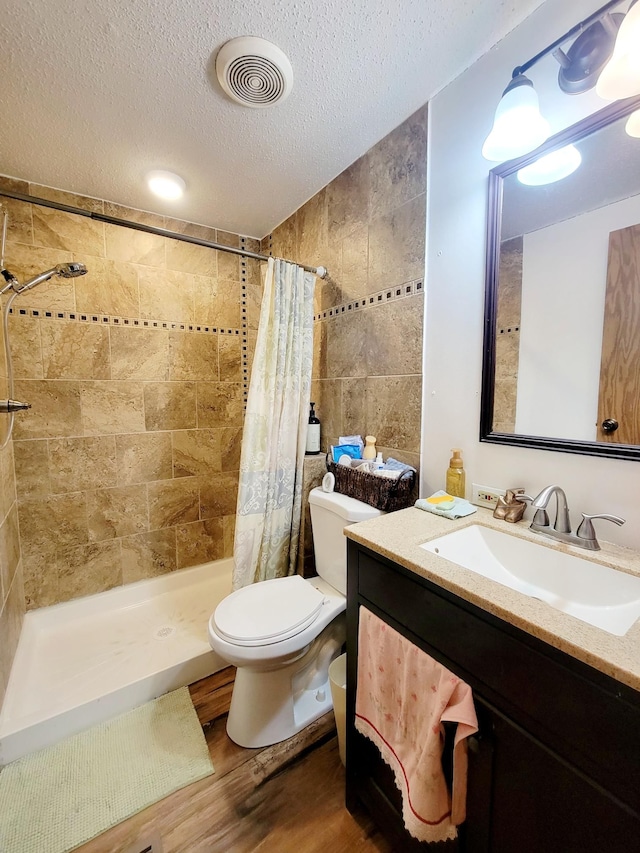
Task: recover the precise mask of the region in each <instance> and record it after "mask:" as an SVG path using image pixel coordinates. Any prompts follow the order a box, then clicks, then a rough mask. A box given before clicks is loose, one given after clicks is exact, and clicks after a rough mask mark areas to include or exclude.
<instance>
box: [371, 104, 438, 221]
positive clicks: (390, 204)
mask: <svg viewBox="0 0 640 853" xmlns="http://www.w3.org/2000/svg"><path fill="white" fill-rule="evenodd" d="M367 160H368V161H369V169H370V180H371V189H370V204H371V217H372V218H375V217H377V216H380V215H381V214H383V213H388V212H389V211H391V210H394V209H395V208H397V207H400V205H402V204H404V203H405V202H407V201H410V200H411V199H412V198H415V197H416V196H418V195H420V194H421V193H424V192H425V191H426V188H427V106H426V105H425V106H424V107H421V108H420V109H419V110H418V111H417V112H415V113H414V114H413V115H412V116H410V117H409V118H408V119H407V120H406V121H405V122H403V124H401V125H400V126H399V127H397V128H395V130H392V131H391V133H390V134H389V135H388V136H385V138H384V139H382V140H381V141H380V142H378V144H377V145H375V146H374V147H373V148H372V149H371V150H370V151H369V152H368V154H367Z"/></svg>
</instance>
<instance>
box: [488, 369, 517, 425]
mask: <svg viewBox="0 0 640 853" xmlns="http://www.w3.org/2000/svg"><path fill="white" fill-rule="evenodd" d="M517 399H518V380H517V379H509V378H505V379H496V382H495V385H494V390H493V431H494V432H515V428H516V402H517Z"/></svg>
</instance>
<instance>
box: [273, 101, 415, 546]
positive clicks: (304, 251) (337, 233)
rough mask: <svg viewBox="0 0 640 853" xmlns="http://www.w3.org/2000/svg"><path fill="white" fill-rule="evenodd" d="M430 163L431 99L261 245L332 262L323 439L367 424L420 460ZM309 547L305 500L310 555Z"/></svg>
mask: <svg viewBox="0 0 640 853" xmlns="http://www.w3.org/2000/svg"><path fill="white" fill-rule="evenodd" d="M426 170H427V107H426V106H424V107H423V108H421V109H420V110H419V111H418V112H416V113H415V114H414V115H413V116H411V117H410V118H409V119H407V121H405V122H404V123H403V124H402V125H400V126H399V127H398V128H396V130H394V131H392V132H391V133H390V134H389V135H388V136H386V137H385V138H384V139H383V140H382V141H381V142H379V143H378V144H377V145H375V146H374V147H373V148H371V149H370V150H369V151H368V152H367V153H366V154H365V155H363V156H362V157H361V158H360V159H359V160H357V161H356V162H355V163H353V165H351V166H350V167H349V168H348V169H346V170H345V171H344V172H342V174H341V175H339V176H338V177H337V178H336V179H335V180H333V181H332V182H331V183H330V184H328V185H327V186H326V187H325V188H324V189H322V190H321V191H320V192H319V193H317V194H316V195H315V196H314V197H313V198H312V199H310V200H309V201H308V202H307V203H306V204H305V205H304V206H303V207H301V208H300V209H299V210H298V211H296V213H294V214H293V215H292V216H291V217H289V219H287V220H286V221H285V222H283V223H282V225H280V226H279V227H278V228H277V229H276V230H275V231H274V232H273V234H272V235H269V236H268V237H266V238H264V239H263V241H262V249H263V251H265V252H266V253H269V252H270V253H271V254H273V255H277V256H280V257H285V258H291V259H293V260H296V261H298V262H299V263H304V264H308V265H311V266H315V265H318V264H320V265H322V266H326V267H327V268H328V270H329V276H328V278H327V279H326V280H324V281H321V280H319V279H318V281H317V284H316V298H315V312H316V321H315V325H314V347H315V351H314V366H313V377H314V381H313V385H312V397H311V398H312V400H315V402H316V404H317V407H316V408H317V411H318V415H319V417H320V420H321V422H322V446H323V449H324V450H326V449H327V448H328V447H329V445H331V444H335V443H336V442H337V439H338V436H340V435H351V434H361V435H365V434H371V435H374V436H376V438H377V447H378V449H379V450H381V451H382V452H383V455H384V457H385V458H386V457H387V456H394V457H396V458H398V459H401V460H402V461H406V462H408V463H410V464H411V465H414V466H415V467H416V468H418V466H419V461H420V457H419V453H420V427H421V423H420V420H421V398H422V392H421V388H422V327H423V309H424V305H423V302H424V296H423V284H424V279H423V276H424V270H425V230H426V224H425V217H426V191H427V186H426ZM308 485H315V482H314V483H309V484H308ZM311 547H312V546H311V539H310V532H309V523H308V507H307V518H306V523H305V555H306V557H307V558H309V557H310V553H311ZM307 562H308V560H307Z"/></svg>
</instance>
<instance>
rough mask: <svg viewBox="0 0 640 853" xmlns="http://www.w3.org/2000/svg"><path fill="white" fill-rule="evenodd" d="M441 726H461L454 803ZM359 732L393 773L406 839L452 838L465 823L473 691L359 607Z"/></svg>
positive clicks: (456, 745)
mask: <svg viewBox="0 0 640 853" xmlns="http://www.w3.org/2000/svg"><path fill="white" fill-rule="evenodd" d="M445 721H448V722H455V723H458V727H457V730H456V736H455V742H454V750H453V796H452V797H451V796H450V795H449V790H448V788H447V783H446V780H445V777H444V773H443V770H442V750H443V744H444V727H443V725H442V724H443V723H444V722H445ZM356 728H357V729H358V731H359V732H361V733H362V734H363V735H365V736H366V737H368V738H369V740H371V741H373V743H374V744H375V745H376V746H377V747H378V749H379V750H380V754H381V755H382V757H383V758H384V760H385V761H386V763H387V764H388V765H389V767H391V769H392V770H393V772H394V774H395V779H396V784H397V786H398V788H399V790H400V792H401V794H402V807H403V808H402V816H403V819H404V825H405V827H406V828H407V830H408V831H409V832H410V833H411V835H413V836H414V838H417V839H418V840H419V841H446V840H447V839H451V838H455V837H456V834H457V832H456V826H457V825H458V824H460V823H462V822H463V821H464V819H465V804H466V789H467V743H466V740H465V738H467V737H468V736H469V735H472V734H474V732H477V731H478V720H477V717H476V712H475V708H474V706H473V698H472V695H471V688H470V687H469V685H468V684H465V682H464V681H461V680H460V679H459V678H458V677H457V676H456V675H454V674H453V673H451V672H449V670H448V669H445V668H444V667H443V666H441V665H440V664H439V663H438V662H437V661H435V660H433V658H431V657H429V655H427V654H425V653H424V652H423V651H421V650H420V649H418V648H417V647H416V646H414V645H413V644H412V643H410V642H409V640H407V639H405V638H404V637H403V636H402V635H401V634H398V632H397V631H394V630H393V628H390V627H389V626H388V625H386V624H385V623H384V622H383V621H382V620H381V619H378V617H377V616H374V615H373V613H370V612H369V611H368V610H367V609H366V608H364V607H361V608H360V628H359V631H358V687H357V694H356Z"/></svg>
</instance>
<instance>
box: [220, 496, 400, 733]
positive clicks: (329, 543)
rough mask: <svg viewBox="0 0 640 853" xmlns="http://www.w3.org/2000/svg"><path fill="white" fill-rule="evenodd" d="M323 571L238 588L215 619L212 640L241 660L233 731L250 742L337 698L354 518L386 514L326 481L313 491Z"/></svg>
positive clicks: (311, 715)
mask: <svg viewBox="0 0 640 853" xmlns="http://www.w3.org/2000/svg"><path fill="white" fill-rule="evenodd" d="M309 504H310V510H311V526H312V530H313V541H314V552H315V560H316V570H317V572H318V576H317V577H313V578H308V579H304V578H302V577H300V575H292V576H291V577H286V578H276V579H274V580H267V581H262V582H260V583H255V584H252V585H251V586H246V587H243V588H242V589H239V590H236V591H235V592H232V593H231V595H228V596H227V597H226V598H225V599H223V600H222V601H221V602H220V604H219V605H218V606H217V607H216V609H215V611H214V613H213V614H212V616H211V618H210V619H209V643H210V644H211V648H212V649H213V650H214V651H215V652H217V654H219V655H220V657H221V658H223V659H224V660H226V661H228V662H229V663H230V664H233V665H234V666H236V667H237V671H236V679H235V684H234V687H233V694H232V697H231V707H230V709H229V717H228V719H227V734H228V735H229V737H230V738H231V740H233V741H234V742H235V743H237V744H239V745H240V746H244V747H250V748H253V747H262V746H268V745H269V744H272V743H278V742H279V741H281V740H285V739H286V738H289V737H292V735H294V734H296V733H297V732H299V731H300V730H301V729H303V728H304V727H305V726H308V725H309V724H310V723H312V722H313V721H314V720H316V719H317V718H318V717H320V716H321V715H322V714H324V713H326V711H328V710H329V709H330V708H331V707H332V705H331V690H330V688H329V675H328V669H329V664H330V663H331V661H332V660H334V658H336V657H337V656H338V655H339V654H340V652H341V651H342V647H343V645H344V642H345V639H346V619H345V610H346V605H347V599H346V595H347V540H346V538H345V536H344V533H343V530H344V528H345V526H346V525H348V524H354V523H355V522H357V521H365V520H366V519H368V518H375V517H376V516H378V515H382V514H383V513H382V512H381V511H380V510H378V509H375V508H374V507H372V506H369V504H365V503H362V502H361V501H357V500H355V499H354V498H350V497H348V496H347V495H341V494H338V493H337V492H324V491H323V490H322V489H321V488H317V489H313V490H312V491H311V492H310V493H309Z"/></svg>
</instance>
